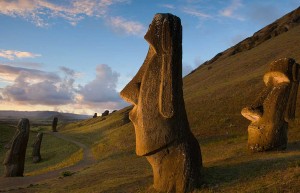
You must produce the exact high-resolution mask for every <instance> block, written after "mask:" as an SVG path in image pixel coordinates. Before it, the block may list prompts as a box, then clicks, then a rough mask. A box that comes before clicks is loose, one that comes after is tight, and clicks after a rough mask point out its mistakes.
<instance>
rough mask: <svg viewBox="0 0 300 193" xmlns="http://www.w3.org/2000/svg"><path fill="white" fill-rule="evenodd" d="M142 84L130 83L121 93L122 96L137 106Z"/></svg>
mask: <svg viewBox="0 0 300 193" xmlns="http://www.w3.org/2000/svg"><path fill="white" fill-rule="evenodd" d="M140 86H141V83H140V82H133V80H132V81H131V82H129V83H128V84H127V85H126V86H125V88H124V89H123V90H122V91H121V92H120V96H121V97H122V98H123V99H124V100H125V101H127V102H129V103H131V104H133V105H137V104H138V98H139V90H140Z"/></svg>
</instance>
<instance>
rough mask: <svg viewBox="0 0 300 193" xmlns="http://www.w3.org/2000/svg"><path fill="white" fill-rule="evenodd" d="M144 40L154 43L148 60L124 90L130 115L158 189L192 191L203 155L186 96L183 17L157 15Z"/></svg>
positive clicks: (139, 151)
mask: <svg viewBox="0 0 300 193" xmlns="http://www.w3.org/2000/svg"><path fill="white" fill-rule="evenodd" d="M145 39H146V41H147V42H148V43H149V45H150V47H149V51H148V54H147V56H146V59H145V61H144V63H143V65H142V66H141V68H140V70H139V71H138V72H137V74H136V75H135V77H134V78H133V79H132V80H131V81H130V82H129V83H128V84H127V85H126V87H125V88H124V89H123V90H122V91H121V93H120V94H121V97H122V98H123V99H124V100H126V101H127V102H129V103H131V104H133V105H134V107H133V109H132V110H131V112H130V113H129V118H130V120H131V121H132V122H133V125H134V127H135V134H136V153H137V155H139V156H145V157H146V158H147V160H148V162H149V163H150V164H151V166H152V169H153V176H154V184H153V187H154V188H155V189H156V190H157V191H160V192H178V193H181V192H191V191H192V190H194V189H195V188H196V187H197V185H198V184H199V181H200V170H201V167H202V158H201V151H200V147H199V144H198V141H197V139H196V138H195V137H194V136H193V134H192V133H191V131H190V127H189V123H188V120H187V115H186V111H185V105H184V100H183V91H182V27H181V21H180V19H179V18H178V17H176V16H174V15H171V14H156V15H155V17H154V19H153V21H152V23H151V25H150V26H149V29H148V32H147V33H146V35H145Z"/></svg>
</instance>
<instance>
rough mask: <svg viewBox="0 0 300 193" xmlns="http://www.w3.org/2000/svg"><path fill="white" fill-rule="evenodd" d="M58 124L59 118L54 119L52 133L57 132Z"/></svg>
mask: <svg viewBox="0 0 300 193" xmlns="http://www.w3.org/2000/svg"><path fill="white" fill-rule="evenodd" d="M57 122H58V118H57V117H54V118H53V121H52V131H53V132H57V129H56V128H57Z"/></svg>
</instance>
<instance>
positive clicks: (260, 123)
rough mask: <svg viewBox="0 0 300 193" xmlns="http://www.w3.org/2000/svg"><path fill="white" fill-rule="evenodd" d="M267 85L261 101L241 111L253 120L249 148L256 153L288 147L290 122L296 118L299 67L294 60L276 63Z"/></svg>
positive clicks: (260, 98)
mask: <svg viewBox="0 0 300 193" xmlns="http://www.w3.org/2000/svg"><path fill="white" fill-rule="evenodd" d="M264 83H265V85H266V87H265V89H264V90H263V91H262V92H261V93H260V95H259V96H258V98H257V99H256V100H255V101H254V103H253V104H252V105H250V106H248V107H245V108H243V109H242V112H241V113H242V115H243V116H244V117H245V118H247V119H249V120H250V121H252V123H251V124H250V125H249V127H248V148H249V149H250V150H251V151H253V152H257V151H266V150H273V149H274V150H277V149H285V148H286V146H287V129H288V121H289V120H291V119H294V118H295V110H296V99H297V92H298V86H299V64H297V63H296V62H295V60H293V59H290V58H283V59H280V60H276V61H274V62H272V63H271V64H270V66H269V70H268V72H266V74H265V75H264Z"/></svg>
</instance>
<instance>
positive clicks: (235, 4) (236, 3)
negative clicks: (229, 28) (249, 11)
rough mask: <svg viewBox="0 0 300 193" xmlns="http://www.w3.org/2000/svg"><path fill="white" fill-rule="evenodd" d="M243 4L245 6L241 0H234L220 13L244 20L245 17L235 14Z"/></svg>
mask: <svg viewBox="0 0 300 193" xmlns="http://www.w3.org/2000/svg"><path fill="white" fill-rule="evenodd" d="M242 6H243V4H242V2H241V0H232V1H231V4H230V5H229V6H227V7H226V8H225V9H223V10H221V11H220V12H219V13H220V15H221V16H224V17H230V18H235V19H238V20H244V18H243V17H241V16H239V15H237V14H235V11H236V10H237V9H238V8H240V7H242Z"/></svg>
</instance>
